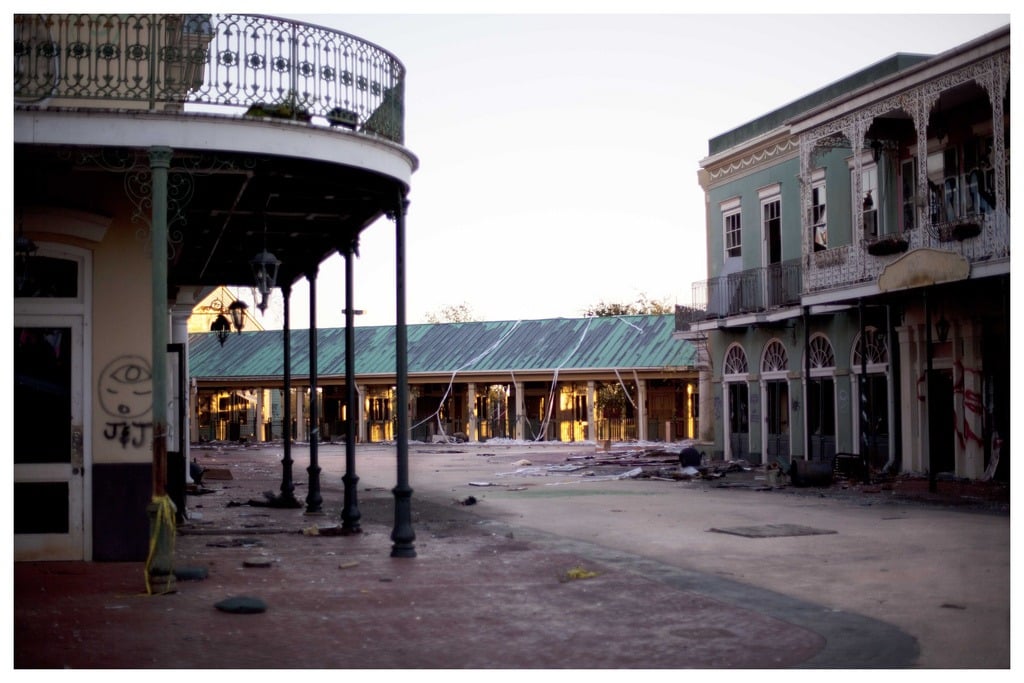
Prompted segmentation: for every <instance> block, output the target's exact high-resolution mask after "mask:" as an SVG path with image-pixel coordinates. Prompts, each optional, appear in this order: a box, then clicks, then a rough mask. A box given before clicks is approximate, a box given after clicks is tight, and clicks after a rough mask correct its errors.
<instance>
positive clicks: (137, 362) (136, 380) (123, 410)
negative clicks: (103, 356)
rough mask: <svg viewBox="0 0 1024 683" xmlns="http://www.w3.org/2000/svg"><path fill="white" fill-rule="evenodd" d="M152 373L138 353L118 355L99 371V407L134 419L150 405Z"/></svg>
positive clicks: (115, 414) (125, 417)
mask: <svg viewBox="0 0 1024 683" xmlns="http://www.w3.org/2000/svg"><path fill="white" fill-rule="evenodd" d="M151 380H152V373H151V372H150V366H149V361H148V360H146V359H145V358H143V357H142V356H121V357H120V358H115V359H114V360H113V361H111V362H110V363H109V364H108V365H107V367H105V368H104V369H103V372H102V373H100V378H99V394H100V404H101V405H102V406H103V410H104V411H105V412H106V413H107V414H108V415H110V416H112V417H117V418H119V419H121V420H128V419H132V418H138V417H141V416H142V415H145V414H146V413H148V412H149V411H150V409H151V408H152V407H153V389H152V383H151Z"/></svg>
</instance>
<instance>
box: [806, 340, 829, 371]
mask: <svg viewBox="0 0 1024 683" xmlns="http://www.w3.org/2000/svg"><path fill="white" fill-rule="evenodd" d="M808 353H809V354H810V361H811V364H810V365H811V369H812V370H821V369H824V368H834V367H835V366H836V355H835V353H833V351H832V342H830V341H829V340H828V337H826V336H825V335H823V334H816V335H814V336H813V337H811V341H810V348H809V349H808Z"/></svg>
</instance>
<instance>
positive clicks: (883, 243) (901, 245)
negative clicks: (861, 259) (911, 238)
mask: <svg viewBox="0 0 1024 683" xmlns="http://www.w3.org/2000/svg"><path fill="white" fill-rule="evenodd" d="M908 246H910V243H909V242H907V239H906V238H905V237H903V236H902V235H884V236H882V237H879V238H878V239H876V240H875V241H873V242H868V253H869V254H871V255H872V256H888V255H889V254H899V253H901V252H904V251H906V250H907V247H908Z"/></svg>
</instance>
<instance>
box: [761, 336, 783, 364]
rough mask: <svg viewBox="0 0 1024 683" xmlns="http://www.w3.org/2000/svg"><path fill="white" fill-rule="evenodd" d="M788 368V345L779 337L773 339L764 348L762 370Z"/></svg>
mask: <svg viewBox="0 0 1024 683" xmlns="http://www.w3.org/2000/svg"><path fill="white" fill-rule="evenodd" d="M788 369H789V356H788V354H787V353H786V347H785V346H783V345H782V342H780V341H779V340H778V339H772V340H771V341H770V342H768V346H766V347H765V349H764V356H763V357H762V359H761V372H785V371H786V370H788Z"/></svg>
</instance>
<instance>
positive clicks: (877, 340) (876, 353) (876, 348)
mask: <svg viewBox="0 0 1024 683" xmlns="http://www.w3.org/2000/svg"><path fill="white" fill-rule="evenodd" d="M862 347H863V348H865V351H864V354H865V358H864V359H863V361H862V360H861V349H862ZM862 362H863V363H864V364H865V365H884V364H885V363H888V362H889V347H888V345H887V343H886V338H885V333H884V332H882V331H881V330H879V329H878V328H876V327H866V328H864V343H863V345H862V344H861V336H860V335H859V334H858V335H857V339H856V340H854V343H853V368H854V370H855V371H856V370H858V369H859V368H860V366H861V363H862Z"/></svg>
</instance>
